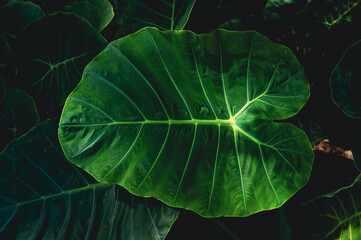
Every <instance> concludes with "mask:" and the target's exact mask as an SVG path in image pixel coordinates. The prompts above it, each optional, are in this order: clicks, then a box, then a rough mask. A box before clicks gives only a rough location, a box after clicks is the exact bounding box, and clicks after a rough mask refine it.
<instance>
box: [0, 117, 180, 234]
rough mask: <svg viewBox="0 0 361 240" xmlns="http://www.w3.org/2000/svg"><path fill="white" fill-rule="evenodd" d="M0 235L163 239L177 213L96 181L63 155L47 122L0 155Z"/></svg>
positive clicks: (53, 123)
mask: <svg viewBox="0 0 361 240" xmlns="http://www.w3.org/2000/svg"><path fill="white" fill-rule="evenodd" d="M0 186H1V187H0V238H1V239H27V240H32V239H44V240H45V239H79V240H80V239H81V240H83V239H99V240H103V239H127V240H128V239H139V240H143V239H146V240H148V239H149V240H153V239H157V240H158V239H164V238H165V236H166V234H167V233H168V231H169V228H170V227H171V225H172V224H173V222H174V221H175V219H176V218H177V216H178V212H177V211H175V210H173V209H171V208H168V207H166V206H164V205H160V204H159V203H158V202H152V201H151V200H146V199H143V198H137V197H134V196H133V195H130V194H129V193H128V192H127V191H125V190H124V189H122V188H121V187H119V186H116V185H113V184H104V183H98V182H96V181H95V180H93V179H92V178H91V177H90V176H89V175H87V174H86V173H84V172H83V171H82V170H81V169H78V168H77V167H75V166H74V165H72V164H70V163H69V162H68V161H66V159H65V158H64V156H63V154H62V151H61V149H60V146H59V143H58V140H57V124H56V123H55V122H54V121H52V120H48V121H46V122H44V123H41V124H38V125H37V126H36V127H35V128H33V129H32V130H31V131H30V132H29V133H28V134H27V135H25V136H23V137H21V138H19V139H17V140H16V141H14V142H13V143H11V145H10V146H9V147H8V148H7V150H6V151H4V152H3V153H1V154H0Z"/></svg>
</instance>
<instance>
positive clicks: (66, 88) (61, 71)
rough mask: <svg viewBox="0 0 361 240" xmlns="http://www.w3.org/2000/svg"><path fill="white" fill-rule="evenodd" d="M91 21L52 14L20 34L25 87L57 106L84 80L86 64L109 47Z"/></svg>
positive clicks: (38, 99)
mask: <svg viewBox="0 0 361 240" xmlns="http://www.w3.org/2000/svg"><path fill="white" fill-rule="evenodd" d="M106 44H107V43H106V41H105V39H104V38H103V37H102V36H101V35H100V33H99V32H98V31H97V30H96V29H95V28H93V27H92V26H90V25H89V23H88V22H86V21H85V20H83V19H82V18H80V17H78V16H76V15H74V14H70V13H69V14H63V13H58V14H52V15H48V16H46V17H43V18H42V19H41V20H40V21H38V22H35V23H32V24H31V25H30V26H29V27H28V28H26V30H25V31H24V32H23V33H22V34H21V35H20V36H19V37H18V41H17V44H16V47H17V48H16V51H15V52H16V56H21V57H20V59H19V64H18V67H19V70H20V75H21V79H22V82H21V85H22V88H24V89H26V90H27V92H28V93H29V94H30V95H31V96H32V97H34V99H35V101H36V102H41V103H42V106H43V107H44V109H47V110H49V109H53V108H56V107H58V106H60V105H62V104H63V103H64V102H65V99H66V97H67V96H68V95H69V93H70V92H71V91H72V90H73V89H74V88H75V87H76V85H77V84H78V83H79V81H80V79H81V74H82V72H83V69H84V68H85V66H86V65H87V64H88V63H89V62H90V61H91V59H92V58H93V57H94V56H96V55H97V54H98V53H99V52H100V51H101V50H103V48H104V47H105V46H106Z"/></svg>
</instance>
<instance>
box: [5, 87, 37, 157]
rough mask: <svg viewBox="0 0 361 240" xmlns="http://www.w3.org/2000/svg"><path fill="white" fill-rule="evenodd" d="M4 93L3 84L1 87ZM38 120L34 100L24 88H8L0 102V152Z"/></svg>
mask: <svg viewBox="0 0 361 240" xmlns="http://www.w3.org/2000/svg"><path fill="white" fill-rule="evenodd" d="M1 88H2V89H1V91H2V92H3V93H5V89H4V88H5V85H3V86H2V87H1ZM38 121H39V115H38V112H37V111H36V107H35V104H34V100H33V99H32V98H31V97H30V96H29V95H27V94H26V93H25V92H24V90H20V89H9V90H8V91H7V92H6V93H5V96H4V100H3V101H1V102H0V136H1V143H0V152H1V151H2V150H4V148H5V147H6V146H7V145H8V143H9V142H10V141H12V140H14V139H15V138H18V137H20V136H21V135H23V134H25V133H26V132H27V131H29V130H30V129H31V128H32V127H33V126H35V124H36V123H37V122H38Z"/></svg>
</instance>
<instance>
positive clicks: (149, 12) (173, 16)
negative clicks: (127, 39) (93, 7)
mask: <svg viewBox="0 0 361 240" xmlns="http://www.w3.org/2000/svg"><path fill="white" fill-rule="evenodd" d="M116 2H117V1H116ZM120 2H122V1H120ZM194 3H195V0H184V1H176V0H156V1H147V0H126V1H125V2H124V1H123V2H122V4H124V5H125V9H119V10H121V11H122V12H121V13H119V12H118V13H117V14H118V18H117V20H116V21H117V22H118V24H119V30H118V32H117V35H118V36H126V35H128V34H131V33H134V32H136V31H138V30H139V29H141V28H143V27H148V26H151V27H157V28H158V29H160V30H181V29H183V28H184V26H185V25H186V23H187V21H188V18H189V15H190V13H191V10H192V8H193V5H194ZM115 4H118V3H115Z"/></svg>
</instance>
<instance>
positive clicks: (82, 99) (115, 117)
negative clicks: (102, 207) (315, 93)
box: [59, 28, 313, 217]
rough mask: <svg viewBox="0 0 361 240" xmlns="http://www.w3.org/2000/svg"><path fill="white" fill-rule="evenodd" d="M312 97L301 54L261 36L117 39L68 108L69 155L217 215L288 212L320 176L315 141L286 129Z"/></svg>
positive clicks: (131, 186) (101, 175) (149, 34)
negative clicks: (312, 177)
mask: <svg viewBox="0 0 361 240" xmlns="http://www.w3.org/2000/svg"><path fill="white" fill-rule="evenodd" d="M308 96H309V86H308V82H307V79H306V78H305V75H304V72H303V69H302V67H301V65H300V64H299V62H298V61H297V59H296V58H295V57H294V55H293V54H292V52H291V51H290V50H289V49H288V48H286V47H284V46H281V45H277V44H275V43H272V42H271V41H269V40H268V39H266V38H265V37H264V36H262V35H260V34H258V33H256V32H230V31H225V30H216V31H214V32H212V33H211V34H204V35H196V34H194V33H192V32H189V31H166V32H160V31H158V30H156V29H154V28H146V29H144V30H141V31H139V32H137V33H136V34H133V35H131V36H129V37H125V38H123V39H120V40H118V41H114V42H112V43H111V44H109V45H108V47H107V48H106V49H105V50H104V51H103V52H102V53H101V54H100V55H98V56H97V57H96V58H95V59H94V60H93V61H92V62H91V64H89V65H88V66H87V68H86V70H85V72H84V74H83V78H82V81H81V83H80V84H79V86H78V87H77V89H76V90H75V91H74V92H73V93H72V94H71V95H70V96H69V98H68V99H67V102H66V104H65V107H64V110H63V114H62V118H61V121H60V126H59V138H60V141H61V144H62V146H63V149H64V151H65V155H66V156H67V158H68V159H69V160H71V161H72V162H74V163H75V164H76V165H78V166H80V167H82V168H83V169H85V170H86V171H88V172H89V173H90V174H92V175H93V176H94V177H95V178H96V179H98V180H99V181H101V182H116V183H118V184H120V185H122V186H124V187H125V188H127V189H128V190H129V191H130V192H132V193H134V194H136V195H141V196H146V197H148V196H154V197H156V198H158V199H160V200H162V201H163V202H165V203H167V204H168V205H171V206H177V207H182V208H186V209H191V210H193V211H196V212H197V213H198V214H200V215H202V216H206V217H215V216H247V215H250V214H253V213H255V212H258V211H261V210H267V209H272V208H276V207H279V206H280V205H282V204H283V203H284V202H285V201H286V200H287V199H289V198H290V197H291V196H292V195H293V194H294V193H295V192H296V191H297V190H298V189H300V188H301V187H302V186H303V185H304V184H305V183H306V182H307V180H308V177H309V174H310V171H311V167H312V162H313V152H312V149H311V146H310V143H309V142H308V139H307V137H306V135H305V134H304V133H303V132H302V131H301V130H299V129H298V128H296V127H294V126H293V125H290V124H285V123H274V122H272V120H273V119H279V120H280V119H285V118H288V117H290V116H292V115H294V114H296V113H297V112H298V111H299V110H300V108H301V107H302V106H303V105H304V104H305V102H306V101H307V99H308Z"/></svg>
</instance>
